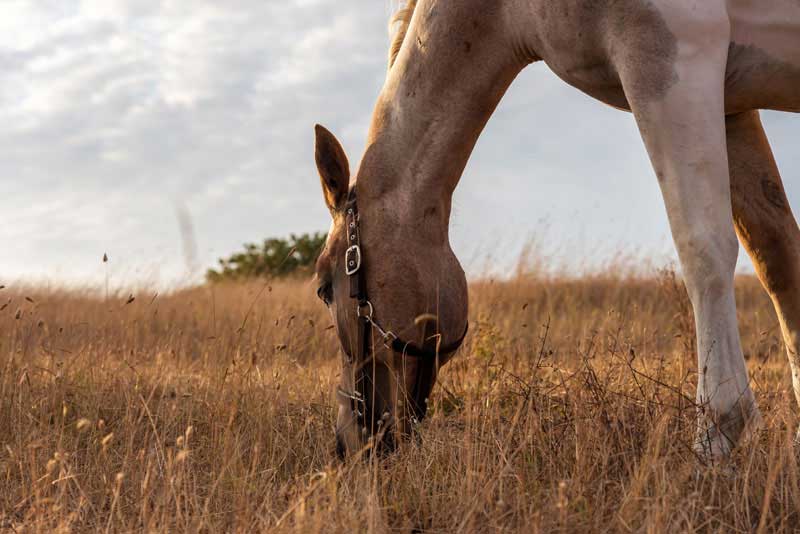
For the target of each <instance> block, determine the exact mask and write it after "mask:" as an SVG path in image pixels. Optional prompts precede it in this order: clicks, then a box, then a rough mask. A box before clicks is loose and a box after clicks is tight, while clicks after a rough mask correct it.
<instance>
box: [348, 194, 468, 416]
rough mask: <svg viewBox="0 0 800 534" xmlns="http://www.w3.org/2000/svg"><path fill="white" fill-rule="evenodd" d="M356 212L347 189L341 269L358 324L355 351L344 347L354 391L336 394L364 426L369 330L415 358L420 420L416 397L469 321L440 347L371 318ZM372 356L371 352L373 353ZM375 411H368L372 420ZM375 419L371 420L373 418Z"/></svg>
mask: <svg viewBox="0 0 800 534" xmlns="http://www.w3.org/2000/svg"><path fill="white" fill-rule="evenodd" d="M359 223H360V220H359V214H358V204H357V202H356V192H355V188H352V189H351V190H350V193H349V194H348V197H347V204H346V205H345V228H346V230H347V252H346V253H345V272H346V273H347V276H348V278H349V279H350V298H351V299H354V300H355V301H356V314H357V316H358V327H357V334H356V343H355V349H356V353H355V354H351V353H350V352H348V351H347V350H345V354H346V355H347V359H348V363H351V364H356V365H358V370H357V371H356V377H355V390H354V391H353V393H348V392H346V391H344V390H342V389H341V388H339V389H338V390H337V394H338V396H339V397H340V399H341V400H343V401H345V402H347V403H349V404H350V408H351V409H352V411H353V413H354V414H355V416H356V419H357V421H358V423H359V425H360V426H361V427H362V429H366V426H367V420H366V418H367V416H368V414H370V412H371V411H372V410H371V407H370V406H368V404H369V403H368V399H369V398H370V397H369V396H368V395H367V384H368V383H369V382H371V377H370V374H369V370H368V369H367V366H365V365H362V364H363V363H364V362H366V360H367V356H368V355H370V354H371V353H372V345H371V342H372V336H371V333H372V330H375V331H377V332H378V334H380V336H381V338H382V340H383V344H384V346H386V347H387V348H389V349H391V350H392V351H393V352H394V353H396V354H400V355H402V356H404V357H410V358H416V359H418V360H420V361H419V365H420V369H419V371H418V374H417V381H416V383H415V385H414V391H412V394H411V398H412V403H413V404H414V406H412V408H413V411H414V416H415V418H416V419H418V420H421V419H422V418H423V417H424V416H425V412H426V411H427V405H426V404H425V403H423V405H421V406H420V405H418V403H417V399H420V398H427V396H428V394H429V393H430V390H431V388H432V387H433V380H434V376H435V372H436V359H437V357H438V356H440V355H448V354H451V353H453V352H455V351H457V350H458V349H459V347H461V344H462V343H463V342H464V338H465V337H466V336H467V330H468V328H469V323H467V326H466V327H465V328H464V332H463V334H462V335H461V337H459V338H458V339H457V340H456V341H454V342H453V343H449V344H447V345H445V346H442V347H433V348H432V347H430V346H421V347H420V346H418V345H416V344H414V343H411V342H408V341H405V340H403V339H401V338H399V337H397V336H396V335H395V334H394V333H393V332H392V331H391V330H387V329H385V328H383V327H382V326H381V325H380V323H379V322H378V321H377V320H376V319H375V317H374V312H375V310H374V308H373V306H372V303H371V302H370V301H369V297H368V296H367V284H366V279H365V274H364V269H363V260H364V258H363V251H362V249H361V236H360V233H359ZM373 358H374V354H373ZM376 415H377V414H372V417H373V419H374V418H375V417H376ZM373 422H375V421H373Z"/></svg>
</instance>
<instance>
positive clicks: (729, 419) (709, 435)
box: [695, 404, 800, 463]
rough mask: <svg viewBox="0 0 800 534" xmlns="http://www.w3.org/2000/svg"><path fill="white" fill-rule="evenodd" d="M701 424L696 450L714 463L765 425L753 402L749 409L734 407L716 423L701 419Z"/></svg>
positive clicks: (701, 456)
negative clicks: (704, 421) (708, 422)
mask: <svg viewBox="0 0 800 534" xmlns="http://www.w3.org/2000/svg"><path fill="white" fill-rule="evenodd" d="M700 425H701V426H700V428H698V436H697V441H696V442H695V452H696V453H697V454H698V456H700V458H702V459H704V460H706V461H710V462H712V463H713V462H714V461H715V460H722V459H724V458H727V457H728V456H730V454H731V452H732V451H733V449H734V448H736V447H737V446H739V445H742V444H744V443H746V442H748V441H750V440H751V439H752V438H753V437H754V436H756V435H757V434H758V431H759V430H760V429H761V428H762V427H763V426H764V419H763V418H762V417H761V412H760V410H759V409H758V407H757V406H756V405H755V404H751V405H750V407H749V408H748V409H743V408H737V409H734V410H733V411H731V412H730V413H729V414H727V415H725V416H722V417H719V418H718V421H717V422H715V423H711V424H705V425H704V424H703V422H702V421H701V423H700ZM798 437H799V438H800V432H799V433H798Z"/></svg>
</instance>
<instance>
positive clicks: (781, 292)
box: [726, 111, 800, 439]
mask: <svg viewBox="0 0 800 534" xmlns="http://www.w3.org/2000/svg"><path fill="white" fill-rule="evenodd" d="M726 126H727V140H728V160H729V165H730V174H731V205H732V208H733V216H734V224H735V227H736V232H737V234H738V235H739V238H740V240H741V241H742V243H743V245H744V247H745V249H746V250H747V253H748V254H749V255H750V258H751V259H752V260H753V264H754V265H755V269H756V273H757V274H758V277H759V279H760V280H761V283H762V284H763V286H764V288H765V289H766V290H767V292H768V293H769V296H770V297H771V298H772V302H773V305H774V306H775V311H776V312H777V315H778V320H779V321H780V325H781V331H782V333H783V339H784V342H785V344H786V351H787V353H788V355H789V363H790V365H791V369H792V382H793V386H794V394H795V397H796V398H797V402H798V404H800V229H798V226H797V222H796V221H795V218H794V215H793V214H792V210H791V207H790V206H789V201H788V200H787V198H786V193H785V191H784V189H783V183H782V181H781V176H780V172H779V171H778V166H777V164H776V163H775V158H774V157H773V155H772V150H771V149H770V146H769V141H768V139H767V136H766V134H765V133H764V129H763V127H762V125H761V119H760V117H759V114H758V112H757V111H752V112H747V113H742V114H739V115H735V116H731V117H728V118H727V121H726ZM798 439H800V432H799V433H798Z"/></svg>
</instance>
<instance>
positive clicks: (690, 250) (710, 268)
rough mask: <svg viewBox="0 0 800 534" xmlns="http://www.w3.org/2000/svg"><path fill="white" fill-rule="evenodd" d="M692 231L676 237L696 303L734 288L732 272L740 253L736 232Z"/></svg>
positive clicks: (687, 285)
mask: <svg viewBox="0 0 800 534" xmlns="http://www.w3.org/2000/svg"><path fill="white" fill-rule="evenodd" d="M725 234H727V232H725V233H717V232H709V231H704V230H700V231H696V230H695V231H692V232H689V233H688V234H687V235H686V236H684V237H682V238H679V239H676V245H677V248H678V254H679V255H680V257H681V264H682V266H683V271H684V273H683V275H684V281H685V283H686V289H687V291H688V292H689V297H690V298H691V300H692V302H693V303H695V304H697V303H699V302H702V301H705V300H707V299H714V300H716V299H717V298H719V297H721V296H724V295H725V294H726V293H727V292H730V291H731V290H732V288H733V274H734V270H735V268H736V258H737V256H738V254H739V242H738V241H737V239H736V235H735V234H734V233H733V232H730V235H725Z"/></svg>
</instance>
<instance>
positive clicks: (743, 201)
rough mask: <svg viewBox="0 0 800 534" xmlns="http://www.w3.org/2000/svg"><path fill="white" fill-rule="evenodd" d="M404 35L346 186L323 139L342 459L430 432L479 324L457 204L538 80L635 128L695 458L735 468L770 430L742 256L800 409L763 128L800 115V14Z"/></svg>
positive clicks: (483, 19)
mask: <svg viewBox="0 0 800 534" xmlns="http://www.w3.org/2000/svg"><path fill="white" fill-rule="evenodd" d="M394 22H395V28H396V33H395V36H394V40H393V42H392V44H391V47H390V57H389V67H388V72H387V75H386V79H385V83H384V85H383V87H382V89H381V92H380V94H379V96H378V99H377V103H376V105H375V108H374V113H373V116H372V120H371V124H370V128H369V131H368V136H367V142H366V150H365V152H364V155H363V158H362V160H361V164H360V166H359V168H358V169H357V172H356V173H355V175H354V176H351V173H350V169H349V163H348V160H347V156H346V155H345V153H344V150H343V149H342V147H341V145H340V143H339V142H338V141H337V139H336V138H335V136H334V135H333V134H332V133H330V132H329V131H328V130H327V129H325V128H324V127H322V126H319V125H317V126H316V128H315V132H316V138H315V161H316V166H317V170H318V172H319V175H320V179H321V183H322V189H323V193H324V199H325V203H326V205H327V207H328V209H329V210H330V213H331V216H332V226H331V229H330V234H329V237H328V240H327V243H326V246H325V248H324V250H323V252H322V253H321V255H320V257H319V260H318V262H317V265H316V275H317V279H318V280H319V282H320V285H319V289H318V295H319V296H320V297H321V298H322V300H323V301H324V302H325V303H326V304H327V306H328V307H329V309H330V313H331V316H332V318H333V321H334V324H335V327H336V331H337V334H338V337H339V341H340V343H341V347H342V349H343V353H344V357H343V362H342V365H343V367H342V369H343V372H342V379H341V385H340V387H339V388H338V390H337V397H338V401H339V410H338V416H337V423H336V436H337V444H338V445H337V449H338V450H339V452H340V453H341V454H347V453H352V452H355V451H359V450H362V449H363V448H369V445H370V444H371V445H372V446H373V447H374V446H376V445H380V446H381V447H386V448H387V450H391V448H392V447H394V446H395V445H396V442H397V436H408V435H409V434H410V433H412V431H413V429H414V428H415V425H416V424H417V423H418V422H419V421H421V420H422V418H423V417H424V416H425V413H426V408H427V399H428V396H429V395H430V393H431V388H432V387H433V385H434V383H435V381H436V377H437V373H438V372H439V370H440V369H441V367H442V366H443V365H444V364H446V363H447V361H448V360H449V359H450V358H451V357H452V355H453V354H454V352H455V350H456V349H457V348H458V345H459V344H460V342H461V340H463V337H464V335H465V332H466V329H467V327H466V325H467V324H468V323H467V308H468V295H467V281H466V277H465V274H464V271H463V269H462V267H461V265H460V264H459V261H458V259H457V258H456V256H455V254H454V253H453V250H452V248H451V246H450V241H449V233H448V232H449V230H448V226H449V220H450V212H451V199H452V195H453V191H454V189H455V188H456V186H457V184H458V182H459V179H460V177H461V174H462V172H463V170H464V168H465V166H466V164H467V160H468V159H469V156H470V153H471V151H472V149H473V147H474V145H475V143H476V141H477V139H478V136H479V135H480V134H481V131H482V130H483V128H484V126H485V124H486V123H487V121H488V119H489V118H490V116H491V115H492V113H493V111H494V110H495V108H496V106H497V104H498V103H499V101H500V100H501V98H502V97H503V95H504V93H505V92H506V90H507V89H508V88H509V86H510V85H511V83H512V82H513V80H514V79H515V77H516V76H517V74H518V73H519V72H520V71H521V70H522V69H523V68H525V67H526V66H527V65H529V64H531V63H534V62H538V61H544V62H545V64H546V65H547V66H548V67H549V68H550V69H551V70H552V71H553V72H554V73H555V74H556V75H558V76H559V77H560V78H561V79H563V80H564V81H565V82H566V83H568V84H570V85H572V86H573V87H576V88H577V89H579V90H581V91H583V92H584V93H586V94H588V95H589V96H591V97H593V98H594V99H596V100H598V101H600V102H602V103H605V104H608V105H611V106H613V107H616V108H619V109H621V110H624V111H628V112H630V113H632V114H633V116H634V118H635V121H636V123H637V125H638V128H639V131H640V133H641V137H642V139H643V141H644V145H645V147H646V150H647V152H648V155H649V157H650V161H651V163H652V167H653V169H654V171H655V175H656V177H657V180H658V183H659V185H660V189H661V191H662V195H663V199H664V203H665V206H666V210H667V214H668V219H669V224H670V229H671V233H672V236H673V241H674V244H675V247H676V249H677V252H678V257H679V261H680V265H681V271H682V276H683V280H684V283H685V286H686V289H687V292H688V295H689V298H690V300H691V304H692V308H693V311H694V316H695V324H696V335H697V345H696V347H697V370H698V384H697V396H696V405H697V409H698V417H697V420H698V423H697V439H696V441H695V445H694V447H695V449H696V450H697V452H698V453H699V454H701V455H702V456H703V457H704V458H710V459H716V458H720V459H721V458H724V457H727V456H728V455H730V454H731V451H732V450H733V449H734V448H735V447H736V446H737V445H739V444H740V443H741V442H742V441H744V440H745V439H747V437H748V436H750V435H752V434H753V432H754V431H756V430H757V429H759V428H760V427H761V426H762V425H763V423H762V418H761V415H760V412H759V409H758V406H757V404H756V400H755V397H754V394H753V391H752V389H751V387H750V381H749V377H748V370H747V367H746V364H745V360H744V357H743V354H742V347H741V342H740V338H739V332H738V324H737V318H736V303H735V300H734V286H733V283H734V270H735V265H736V260H737V256H738V250H739V241H741V243H742V244H743V245H744V247H745V248H746V250H747V252H748V253H749V255H750V258H751V259H752V261H753V263H754V265H755V270H756V273H757V275H758V277H759V279H760V281H761V282H762V284H763V286H764V288H765V289H766V291H767V292H768V293H769V295H770V297H771V299H772V302H773V303H774V307H775V310H776V312H777V316H778V319H779V322H780V326H781V330H782V334H783V339H784V342H785V345H786V350H787V353H788V356H789V362H790V365H791V370H792V378H793V388H794V393H795V396H796V397H797V401H798V403H800V230H798V226H797V222H796V221H795V218H794V215H793V214H792V210H791V208H790V206H789V202H788V200H787V198H786V193H785V191H784V187H783V183H782V181H781V176H780V173H779V171H778V167H777V164H776V162H775V159H774V157H773V154H772V151H771V148H770V145H769V141H768V139H767V136H766V134H765V132H764V129H763V126H762V124H761V121H760V116H759V110H762V109H771V110H778V111H786V112H798V111H800V3H798V2H797V0H762V1H758V2H757V1H754V0H703V1H702V2H700V1H697V0H489V1H487V0H458V1H456V0H411V1H410V2H408V3H407V4H406V5H405V7H404V8H403V9H401V10H400V11H399V12H398V14H397V15H396V18H395V19H394ZM543 131H544V129H543ZM737 235H738V239H737ZM798 438H800V434H798Z"/></svg>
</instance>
